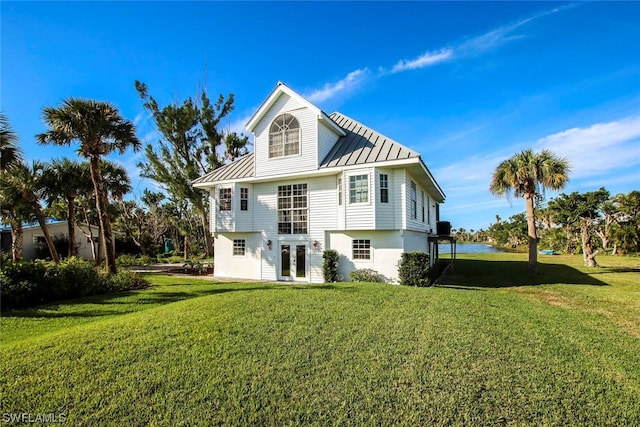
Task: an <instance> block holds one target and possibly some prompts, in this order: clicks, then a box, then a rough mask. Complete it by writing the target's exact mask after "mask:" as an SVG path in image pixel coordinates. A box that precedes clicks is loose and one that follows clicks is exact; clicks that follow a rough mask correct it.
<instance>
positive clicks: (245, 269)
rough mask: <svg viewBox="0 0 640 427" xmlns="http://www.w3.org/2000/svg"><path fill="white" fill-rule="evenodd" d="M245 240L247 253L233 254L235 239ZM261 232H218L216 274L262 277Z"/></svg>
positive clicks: (216, 237)
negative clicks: (241, 254)
mask: <svg viewBox="0 0 640 427" xmlns="http://www.w3.org/2000/svg"><path fill="white" fill-rule="evenodd" d="M234 239H244V240H245V247H246V251H245V255H244V256H239V255H233V240H234ZM260 242H261V239H260V233H218V234H216V235H215V258H214V264H215V267H214V276H216V277H238V278H243V279H260V259H261V257H262V246H261V245H260Z"/></svg>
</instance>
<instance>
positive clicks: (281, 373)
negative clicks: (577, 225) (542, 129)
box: [0, 254, 640, 425]
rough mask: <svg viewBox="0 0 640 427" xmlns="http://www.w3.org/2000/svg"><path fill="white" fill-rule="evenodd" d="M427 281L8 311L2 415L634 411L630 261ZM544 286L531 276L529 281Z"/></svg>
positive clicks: (630, 421)
mask: <svg viewBox="0 0 640 427" xmlns="http://www.w3.org/2000/svg"><path fill="white" fill-rule="evenodd" d="M541 261H542V265H541V266H540V276H539V279H538V280H530V279H528V278H527V277H526V273H525V274H523V272H524V271H526V255H524V254H493V255H469V256H466V255H465V256H464V257H462V256H461V257H460V259H458V260H456V263H455V265H454V270H453V271H450V272H448V274H447V276H446V277H445V278H444V279H443V280H442V283H441V284H439V285H438V286H436V287H432V288H409V287H402V286H394V285H385V284H365V283H339V284H330V285H288V284H270V283H214V282H211V281H204V280H198V279H191V278H182V277H171V276H148V279H149V280H150V281H151V282H152V283H154V286H152V287H151V288H149V289H145V290H139V291H132V292H129V293H127V294H118V295H115V294H114V295H108V296H104V295H103V296H94V297H90V298H85V299H82V300H76V301H71V302H62V303H60V304H59V305H54V306H48V307H43V308H40V309H37V310H24V311H17V312H10V313H3V317H2V320H1V322H2V356H1V360H0V362H1V363H0V390H1V393H2V395H1V403H0V405H1V408H0V409H1V412H2V413H3V414H5V413H8V414H13V413H30V414H42V413H55V414H64V416H65V420H66V421H67V422H69V423H70V424H73V425H75V424H78V423H82V424H85V425H95V424H99V425H100V424H102V425H140V424H147V423H148V424H151V425H180V424H184V425H211V424H227V425H239V424H249V425H265V424H266V425H300V424H302V425H306V424H320V425H325V424H346V425H363V424H364V425H367V424H370V425H388V424H393V423H396V424H400V425H430V424H473V425H487V424H509V423H515V424H523V423H534V424H554V425H557V424H563V425H566V424H569V425H576V424H578V425H584V424H589V425H638V424H640V284H639V283H640V280H638V276H639V275H640V274H639V272H638V269H639V268H640V259H639V258H614V257H599V262H600V263H601V264H603V265H608V266H610V268H602V269H596V270H588V269H585V268H582V267H580V266H579V265H580V259H579V257H565V256H553V257H541ZM538 283H539V284H538Z"/></svg>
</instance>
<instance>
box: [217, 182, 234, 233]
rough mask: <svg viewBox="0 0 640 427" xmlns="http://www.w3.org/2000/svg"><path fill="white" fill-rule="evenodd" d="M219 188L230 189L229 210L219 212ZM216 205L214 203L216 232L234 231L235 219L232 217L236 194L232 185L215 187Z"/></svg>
mask: <svg viewBox="0 0 640 427" xmlns="http://www.w3.org/2000/svg"><path fill="white" fill-rule="evenodd" d="M221 188H230V189H231V210H228V211H221V210H220V189H221ZM215 191H216V197H215V199H216V203H215V216H216V226H215V230H216V231H222V232H228V231H235V226H236V219H235V215H234V210H233V206H234V204H235V202H236V197H238V194H237V193H236V192H235V188H234V185H232V184H225V185H217V186H216V189H215Z"/></svg>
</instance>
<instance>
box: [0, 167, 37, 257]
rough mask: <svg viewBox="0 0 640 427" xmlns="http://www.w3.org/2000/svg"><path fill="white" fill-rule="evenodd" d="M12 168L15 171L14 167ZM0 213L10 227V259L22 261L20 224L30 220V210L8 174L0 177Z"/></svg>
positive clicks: (3, 220)
mask: <svg viewBox="0 0 640 427" xmlns="http://www.w3.org/2000/svg"><path fill="white" fill-rule="evenodd" d="M12 168H14V169H15V167H14V166H12ZM0 208H1V209H0V213H1V216H2V222H3V223H8V224H10V225H11V258H12V259H13V260H14V261H20V260H21V259H22V246H23V245H22V242H23V237H22V236H23V231H22V222H23V221H24V220H25V219H28V218H31V213H32V209H31V206H29V205H28V204H27V203H26V202H25V200H24V199H23V198H22V195H21V193H20V192H19V191H18V189H17V188H15V186H14V185H13V182H12V179H11V177H10V176H9V175H8V174H4V173H3V174H2V175H0Z"/></svg>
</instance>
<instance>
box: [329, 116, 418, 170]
mask: <svg viewBox="0 0 640 427" xmlns="http://www.w3.org/2000/svg"><path fill="white" fill-rule="evenodd" d="M329 117H330V118H331V120H333V121H334V122H335V123H336V124H337V125H338V126H340V127H341V128H342V129H343V130H344V131H345V133H346V134H347V135H346V136H343V137H340V139H338V141H337V142H336V144H335V145H334V146H333V148H332V149H331V150H330V151H329V154H327V157H325V159H324V160H323V161H322V163H321V164H320V167H321V168H332V167H336V166H353V165H364V164H367V163H375V162H383V161H386V160H400V159H408V158H411V157H420V155H419V154H418V153H416V152H415V151H413V150H410V149H408V148H407V147H405V146H404V145H402V144H399V143H397V142H396V141H394V140H392V139H390V138H387V137H386V136H384V135H381V134H379V133H378V132H376V131H375V130H373V129H370V128H368V127H366V126H365V125H363V124H362V123H359V122H357V121H355V120H353V119H351V118H349V117H347V116H345V115H343V114H340V113H337V112H336V113H333V114H331V115H330V116H329Z"/></svg>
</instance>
